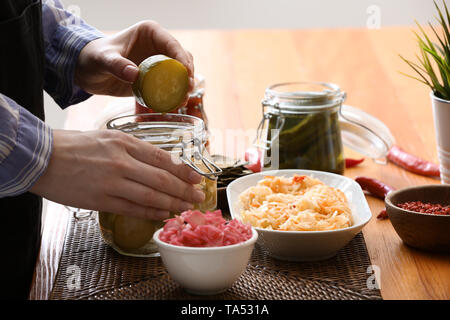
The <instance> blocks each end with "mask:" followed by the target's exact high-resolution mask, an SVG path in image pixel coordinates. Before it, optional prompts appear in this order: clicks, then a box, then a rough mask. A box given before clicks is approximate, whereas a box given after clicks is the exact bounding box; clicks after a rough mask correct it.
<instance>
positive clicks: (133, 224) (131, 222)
mask: <svg viewBox="0 0 450 320" xmlns="http://www.w3.org/2000/svg"><path fill="white" fill-rule="evenodd" d="M154 232H155V226H154V225H153V221H152V220H147V219H141V218H134V217H129V216H123V215H117V216H116V218H115V221H114V229H113V238H114V243H115V244H116V245H117V246H118V247H119V248H121V249H123V250H135V249H139V248H140V247H142V246H144V245H145V244H146V243H147V242H149V241H150V240H151V239H152V236H153V233H154Z"/></svg>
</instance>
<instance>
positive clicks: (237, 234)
mask: <svg viewBox="0 0 450 320" xmlns="http://www.w3.org/2000/svg"><path fill="white" fill-rule="evenodd" d="M251 237H252V228H251V227H250V225H248V224H243V223H242V222H240V221H238V220H236V219H233V220H231V221H227V220H225V219H224V218H223V217H222V212H221V211H220V210H216V211H213V212H210V211H207V212H206V213H202V212H200V211H192V210H188V211H185V212H183V213H182V214H181V215H179V216H175V217H174V218H172V219H167V220H166V224H165V225H164V229H163V231H161V233H160V235H159V239H160V240H161V241H164V242H167V243H169V244H173V245H177V246H185V247H221V246H227V245H232V244H237V243H240V242H244V241H246V240H248V239H250V238H251Z"/></svg>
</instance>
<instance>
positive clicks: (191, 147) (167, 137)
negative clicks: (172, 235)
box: [98, 113, 222, 257]
mask: <svg viewBox="0 0 450 320" xmlns="http://www.w3.org/2000/svg"><path fill="white" fill-rule="evenodd" d="M107 128H108V129H115V130H121V131H122V132H125V133H127V134H131V135H133V136H134V137H136V138H138V139H140V140H143V141H147V142H149V143H151V144H153V145H155V146H158V147H159V148H161V149H163V150H166V151H168V152H170V153H171V155H172V159H173V160H174V161H181V162H183V163H185V164H186V165H188V166H189V167H191V168H192V169H193V170H195V171H196V172H198V173H199V174H201V175H202V176H203V178H202V181H201V182H200V184H198V185H197V187H198V188H201V189H202V190H203V192H204V193H205V196H206V197H205V200H204V201H203V202H201V203H196V204H194V209H198V210H200V211H208V210H209V211H211V210H215V209H216V206H217V177H218V175H220V173H221V172H222V170H221V169H220V168H219V167H218V166H217V165H215V164H214V162H213V161H212V160H211V158H210V156H209V154H208V152H207V151H206V149H205V147H204V144H205V136H206V133H205V125H204V122H203V120H201V119H199V118H196V117H193V116H189V115H181V114H170V113H168V114H161V113H147V114H139V115H129V116H121V117H117V118H114V119H112V120H110V121H109V122H108V123H107ZM175 214H179V212H171V216H173V215H175ZM98 222H99V226H100V231H101V234H102V237H103V239H104V241H105V242H106V243H107V244H108V245H110V246H111V247H112V248H113V249H115V250H116V251H117V252H119V253H121V254H124V255H131V256H143V257H150V256H157V255H159V253H158V252H157V247H156V245H155V243H154V242H153V240H152V237H153V233H154V232H155V231H156V230H157V229H159V228H161V227H162V225H163V223H162V221H152V220H146V219H140V218H134V217H129V216H125V215H121V214H120V212H116V213H111V212H99V219H98Z"/></svg>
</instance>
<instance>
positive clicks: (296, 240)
mask: <svg viewBox="0 0 450 320" xmlns="http://www.w3.org/2000/svg"><path fill="white" fill-rule="evenodd" d="M294 174H299V175H308V176H310V177H313V178H316V179H319V180H321V181H322V182H323V183H325V184H326V185H329V186H331V187H335V188H338V189H340V190H341V191H342V192H344V193H345V195H346V197H347V200H348V201H349V205H350V209H351V210H352V217H353V225H352V226H351V227H348V228H343V229H338V230H331V231H279V230H266V229H262V228H255V229H256V230H257V231H258V234H259V239H258V244H260V245H261V246H262V247H263V248H265V249H266V250H267V252H268V254H269V255H270V256H272V257H274V258H277V259H280V260H291V261H316V260H325V259H328V258H331V257H333V256H334V255H336V253H337V252H338V251H339V249H341V248H343V247H344V246H345V245H346V244H347V243H348V242H350V240H352V239H353V237H354V236H355V235H356V234H358V232H360V231H361V229H362V228H363V227H364V226H365V225H366V224H367V223H368V222H369V221H370V219H371V217H372V213H371V212H370V208H369V205H368V204H367V200H366V198H365V196H364V192H363V191H362V189H361V187H360V186H359V184H358V183H357V182H355V181H354V180H352V179H350V178H347V177H344V176H341V175H338V174H333V173H328V172H322V171H313V170H273V171H263V172H259V173H254V174H250V175H248V176H244V177H241V178H238V179H236V180H234V181H233V182H231V183H230V184H229V185H228V187H227V198H228V205H229V207H230V213H231V216H232V217H233V218H236V219H238V220H242V218H241V210H242V205H241V203H240V201H239V195H240V194H241V193H242V192H244V191H245V190H247V189H248V188H249V187H252V186H255V185H256V184H257V183H258V181H260V180H262V179H263V178H264V176H267V175H271V176H285V177H291V176H293V175H294Z"/></svg>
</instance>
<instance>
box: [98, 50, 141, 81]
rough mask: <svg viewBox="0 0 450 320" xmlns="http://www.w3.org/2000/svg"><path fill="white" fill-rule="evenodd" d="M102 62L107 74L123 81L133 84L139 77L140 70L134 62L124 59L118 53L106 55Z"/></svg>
mask: <svg viewBox="0 0 450 320" xmlns="http://www.w3.org/2000/svg"><path fill="white" fill-rule="evenodd" d="M102 62H103V64H104V66H105V69H106V71H107V72H109V73H111V74H112V75H114V76H115V77H117V78H119V79H120V80H122V81H125V82H129V83H133V82H134V81H136V79H137V78H138V76H139V68H138V67H137V66H136V65H135V64H134V62H132V61H130V60H128V59H126V58H124V57H122V56H121V55H120V54H119V53H117V52H113V53H108V54H106V55H105V56H104V57H103V61H102Z"/></svg>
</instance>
